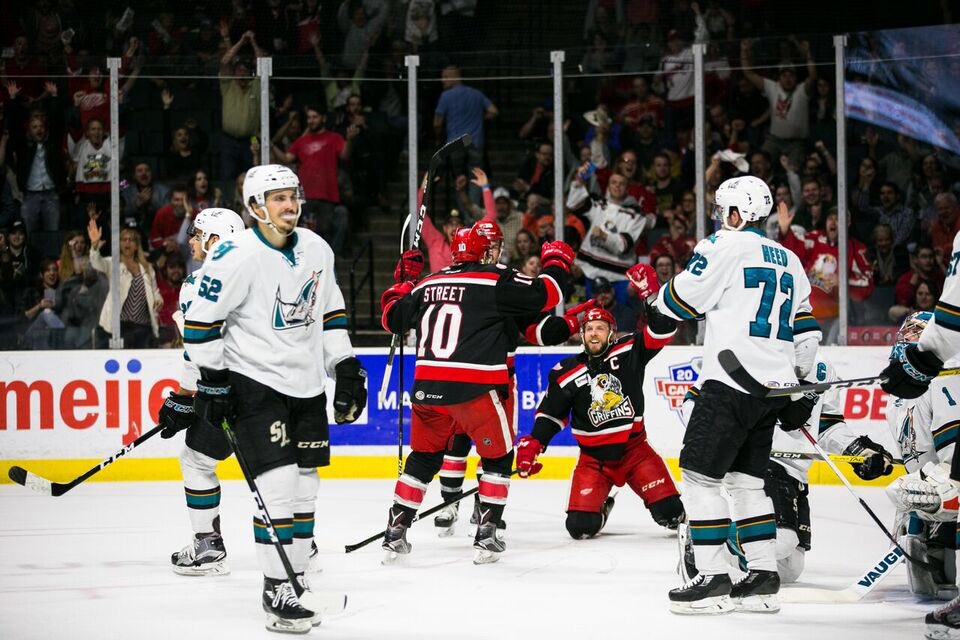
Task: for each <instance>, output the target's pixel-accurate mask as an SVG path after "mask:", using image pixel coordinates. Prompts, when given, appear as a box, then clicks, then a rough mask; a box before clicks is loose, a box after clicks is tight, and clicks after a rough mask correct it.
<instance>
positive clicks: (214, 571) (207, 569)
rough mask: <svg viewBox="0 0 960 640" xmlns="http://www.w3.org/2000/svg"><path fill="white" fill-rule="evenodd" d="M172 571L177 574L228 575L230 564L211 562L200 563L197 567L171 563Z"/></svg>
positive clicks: (196, 575)
mask: <svg viewBox="0 0 960 640" xmlns="http://www.w3.org/2000/svg"><path fill="white" fill-rule="evenodd" d="M173 572H174V573H175V574H177V575H179V576H191V577H198V576H199V577H203V576H228V575H230V566H229V565H227V563H225V562H212V563H208V564H202V565H200V566H199V567H183V566H180V565H173Z"/></svg>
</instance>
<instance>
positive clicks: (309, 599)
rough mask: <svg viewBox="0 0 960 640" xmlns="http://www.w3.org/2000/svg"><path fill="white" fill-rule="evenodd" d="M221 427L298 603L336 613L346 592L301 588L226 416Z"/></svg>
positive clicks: (310, 608)
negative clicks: (335, 592) (323, 591)
mask: <svg viewBox="0 0 960 640" xmlns="http://www.w3.org/2000/svg"><path fill="white" fill-rule="evenodd" d="M222 427H223V433H224V434H225V435H226V436H227V442H229V443H230V448H231V449H233V453H234V455H235V456H236V457H237V464H238V465H239V466H240V471H241V472H242V473H243V479H244V480H246V481H247V486H248V487H250V493H252V494H253V501H254V502H256V503H257V510H258V511H259V512H260V519H261V520H263V524H264V527H265V528H266V529H267V534H268V535H269V536H270V542H271V543H272V544H273V547H274V548H275V549H276V550H277V555H278V556H280V564H282V565H283V570H284V572H285V573H286V574H287V579H288V580H290V584H291V585H292V586H293V591H294V592H295V593H296V594H297V599H298V600H300V604H301V605H303V607H304V608H305V609H308V610H310V611H313V612H314V613H320V614H331V613H339V612H341V611H343V610H344V609H346V608H347V595H346V594H344V593H338V594H334V593H318V592H316V591H310V590H309V589H304V588H303V585H301V584H300V581H299V580H297V574H296V572H295V571H294V570H293V565H292V564H290V558H289V557H288V556H287V552H286V551H284V549H283V545H282V544H281V543H280V538H279V537H277V530H276V529H275V528H274V526H273V520H272V519H271V518H270V514H269V513H267V506H266V503H264V501H263V496H262V495H260V489H259V488H258V487H257V483H256V481H255V480H254V479H253V474H251V473H250V467H249V466H247V461H246V458H244V456H243V452H241V451H240V443H239V442H237V436H236V434H235V433H234V432H233V429H231V428H230V425H229V424H228V423H227V421H226V420H224V421H223V424H222Z"/></svg>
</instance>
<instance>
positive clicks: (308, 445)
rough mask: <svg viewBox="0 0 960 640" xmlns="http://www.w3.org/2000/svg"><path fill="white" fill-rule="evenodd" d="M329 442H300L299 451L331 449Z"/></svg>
mask: <svg viewBox="0 0 960 640" xmlns="http://www.w3.org/2000/svg"><path fill="white" fill-rule="evenodd" d="M329 446H330V441H329V440H314V441H312V442H298V443H297V449H323V448H324V447H329Z"/></svg>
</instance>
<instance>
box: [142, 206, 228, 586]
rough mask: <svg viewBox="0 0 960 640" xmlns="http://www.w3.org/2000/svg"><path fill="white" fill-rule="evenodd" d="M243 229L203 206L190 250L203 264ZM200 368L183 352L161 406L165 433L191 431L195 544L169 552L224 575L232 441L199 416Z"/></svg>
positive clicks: (190, 507)
mask: <svg viewBox="0 0 960 640" xmlns="http://www.w3.org/2000/svg"><path fill="white" fill-rule="evenodd" d="M241 231H243V219H241V218H240V216H238V215H237V214H236V213H234V212H233V211H231V210H230V209H219V208H213V209H204V210H203V211H201V212H200V213H198V214H197V217H196V218H195V219H194V221H193V228H192V229H191V231H190V252H191V254H192V256H193V259H194V261H196V262H197V264H200V263H202V262H203V261H204V260H205V259H206V258H207V256H208V255H209V254H210V250H211V248H212V247H213V245H215V244H216V243H217V242H219V241H220V240H226V239H228V238H230V237H232V236H233V235H234V234H237V233H240V232H241ZM199 272H200V270H199V269H198V270H197V271H195V272H194V273H192V274H190V276H188V277H187V279H186V280H184V281H183V286H182V287H180V309H179V310H178V311H177V312H176V313H175V314H174V320H175V321H176V323H177V328H178V329H179V330H180V334H181V335H183V312H184V311H185V310H186V309H188V308H189V307H190V305H191V304H192V302H193V300H194V298H195V297H196V295H197V286H196V285H197V274H198V273H199ZM199 378H200V371H199V369H198V368H197V365H196V364H194V363H193V362H191V361H190V359H189V358H187V357H186V354H184V362H183V373H182V374H181V376H180V387H179V388H178V389H177V391H176V392H175V393H171V394H170V396H168V397H167V399H166V400H165V401H164V402H163V406H162V407H160V420H159V424H160V425H161V426H162V427H163V430H162V431H161V432H160V437H161V438H171V437H173V435H174V434H175V433H177V432H178V431H180V430H182V429H186V430H187V435H186V438H185V440H184V446H183V450H182V451H181V452H180V471H181V472H182V474H183V489H184V492H185V493H186V497H187V513H189V515H190V525H191V526H192V527H193V543H192V544H188V545H187V546H185V547H184V548H183V549H181V550H180V551H179V552H177V553H174V554H172V555H171V556H170V562H171V563H172V564H173V571H174V572H175V573H179V574H180V575H185V576H203V575H225V574H228V573H230V569H229V568H228V567H227V562H226V561H227V550H226V548H225V547H224V544H223V538H222V537H221V536H220V482H219V480H218V479H217V474H216V467H217V462H219V461H220V460H226V459H227V458H228V457H230V444H229V443H228V442H227V438H226V436H225V435H224V434H223V429H221V428H220V427H219V426H216V427H213V426H212V425H210V424H208V423H206V422H204V421H202V420H199V421H198V420H196V417H195V415H194V412H193V396H194V394H195V393H196V392H197V380H198V379H199Z"/></svg>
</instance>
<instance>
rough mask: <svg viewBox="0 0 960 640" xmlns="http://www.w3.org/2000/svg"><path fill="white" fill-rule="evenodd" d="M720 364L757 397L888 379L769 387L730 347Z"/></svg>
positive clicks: (720, 357) (944, 373) (719, 356)
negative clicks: (753, 374)
mask: <svg viewBox="0 0 960 640" xmlns="http://www.w3.org/2000/svg"><path fill="white" fill-rule="evenodd" d="M717 359H718V360H719V361H720V366H721V367H723V370H724V371H726V372H727V375H728V376H730V377H731V378H733V381H734V382H736V383H737V384H739V385H740V386H741V387H743V388H744V389H745V390H746V391H747V393H749V394H750V395H752V396H756V397H757V398H782V397H784V396H791V395H793V394H795V393H809V392H813V393H823V392H824V391H829V390H830V389H847V388H850V387H872V386H875V385H878V384H882V383H884V382H886V381H887V379H886V378H885V377H884V376H880V375H877V376H870V377H867V378H852V379H850V380H834V381H833V382H818V383H815V384H799V385H794V386H792V387H768V386H767V385H765V384H763V383H762V382H760V381H758V380H757V379H756V378H754V377H753V376H752V375H750V373H749V372H748V371H747V370H746V369H744V368H743V365H742V364H741V363H740V360H739V358H737V356H736V354H735V353H734V352H733V351H730V350H729V349H724V350H723V351H721V352H720V353H719V354H717ZM955 375H960V368H957V369H944V370H942V371H941V372H940V373H938V374H937V377H940V376H955Z"/></svg>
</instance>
